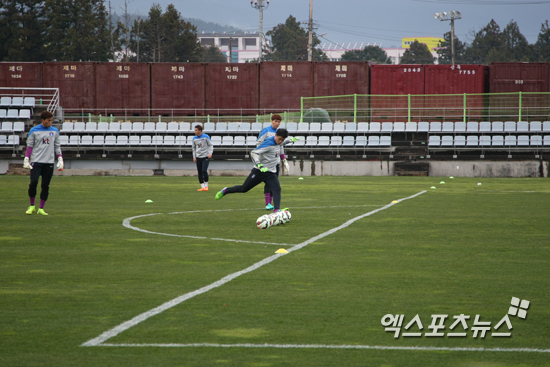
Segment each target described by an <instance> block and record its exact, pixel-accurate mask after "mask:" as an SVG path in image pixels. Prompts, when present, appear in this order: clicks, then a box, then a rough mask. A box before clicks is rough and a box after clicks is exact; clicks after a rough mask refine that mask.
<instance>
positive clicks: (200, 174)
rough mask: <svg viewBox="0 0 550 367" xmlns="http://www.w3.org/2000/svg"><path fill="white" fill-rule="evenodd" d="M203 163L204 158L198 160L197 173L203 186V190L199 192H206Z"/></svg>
mask: <svg viewBox="0 0 550 367" xmlns="http://www.w3.org/2000/svg"><path fill="white" fill-rule="evenodd" d="M203 161H204V160H203V159H202V158H197V173H198V174H199V182H200V184H201V188H200V189H198V190H197V191H204V177H203V170H202V165H203Z"/></svg>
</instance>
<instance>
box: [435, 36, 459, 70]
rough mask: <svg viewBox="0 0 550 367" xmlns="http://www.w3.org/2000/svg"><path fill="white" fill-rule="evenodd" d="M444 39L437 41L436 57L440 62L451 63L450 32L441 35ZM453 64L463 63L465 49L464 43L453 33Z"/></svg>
mask: <svg viewBox="0 0 550 367" xmlns="http://www.w3.org/2000/svg"><path fill="white" fill-rule="evenodd" d="M443 39H444V41H442V42H439V48H438V50H437V59H438V62H439V63H440V64H452V52H451V51H452V50H451V32H450V31H449V32H447V33H445V34H444V35H443ZM454 49H455V64H463V63H464V52H465V51H466V45H465V44H464V43H463V42H461V41H460V40H459V39H458V37H457V36H456V35H455V43H454Z"/></svg>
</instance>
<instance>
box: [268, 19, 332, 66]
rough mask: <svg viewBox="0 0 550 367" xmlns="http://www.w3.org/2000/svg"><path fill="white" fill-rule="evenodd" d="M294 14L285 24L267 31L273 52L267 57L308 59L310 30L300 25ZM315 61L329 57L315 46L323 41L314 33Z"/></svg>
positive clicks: (273, 59) (274, 58)
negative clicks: (307, 30)
mask: <svg viewBox="0 0 550 367" xmlns="http://www.w3.org/2000/svg"><path fill="white" fill-rule="evenodd" d="M300 25H301V24H300V22H298V21H296V18H294V17H293V16H292V15H290V16H289V17H288V19H287V20H286V22H285V24H279V25H277V26H276V27H273V29H272V30H270V31H269V32H267V33H266V36H268V37H271V43H272V46H271V52H270V54H268V55H267V59H271V60H272V61H296V60H302V61H307V59H308V48H307V46H308V32H306V30H305V29H303V28H302V27H301V26H300ZM312 42H313V61H327V60H328V57H327V56H326V55H325V53H324V52H322V51H321V50H318V49H316V48H315V46H317V45H319V44H320V43H321V41H319V38H318V37H317V35H316V34H315V33H314V34H313V41H312Z"/></svg>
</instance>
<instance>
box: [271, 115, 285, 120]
mask: <svg viewBox="0 0 550 367" xmlns="http://www.w3.org/2000/svg"><path fill="white" fill-rule="evenodd" d="M273 120H279V121H283V118H282V117H281V115H279V114H277V113H276V114H273V115H271V121H273Z"/></svg>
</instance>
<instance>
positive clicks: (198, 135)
mask: <svg viewBox="0 0 550 367" xmlns="http://www.w3.org/2000/svg"><path fill="white" fill-rule="evenodd" d="M212 153H214V146H213V145H212V141H211V140H210V136H208V135H207V134H204V133H203V132H202V126H201V125H196V126H195V136H194V137H193V162H195V163H196V164H197V171H198V173H199V182H200V184H201V188H200V189H198V190H197V191H208V164H209V163H210V161H209V159H210V158H212Z"/></svg>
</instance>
